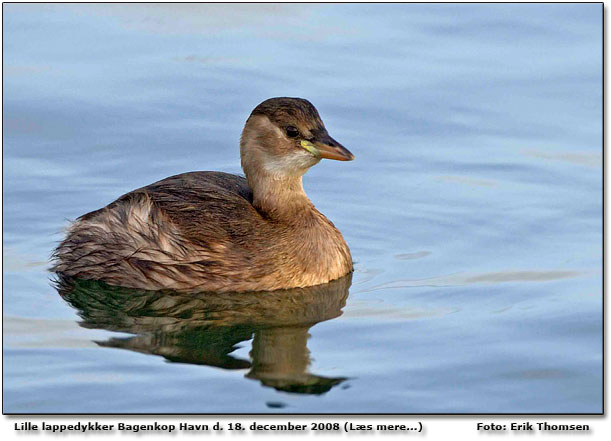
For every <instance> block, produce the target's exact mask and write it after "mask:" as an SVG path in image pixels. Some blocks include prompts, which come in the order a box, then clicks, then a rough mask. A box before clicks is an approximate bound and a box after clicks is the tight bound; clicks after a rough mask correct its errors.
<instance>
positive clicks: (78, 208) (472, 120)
mask: <svg viewBox="0 0 611 441" xmlns="http://www.w3.org/2000/svg"><path fill="white" fill-rule="evenodd" d="M601 14H602V7H601V5H597V4H556V5H549V4H495V5H491V4H490V5H474V4H472V5H453V4H436V5H424V4H404V5H401V4H395V5H367V4H361V5H340V4H337V5H334V4H329V5H325V4H311V5H298V4H293V5H272V4H266V5H193V4H189V5H164V4H159V5H138V4H127V5H120V4H113V5H103V4H88V5H37V4H23V5H17V4H8V5H5V6H4V54H3V56H4V72H3V74H4V77H3V80H4V103H3V104H4V114H3V128H4V139H3V141H4V157H3V160H4V181H3V185H4V186H3V202H4V261H3V272H4V291H3V300H4V380H5V381H4V411H5V412H416V413H426V412H600V411H601V404H602V335H601V332H602V311H601V303H602V272H601V267H602V216H601V214H602V160H601V158H602V144H601V139H602V125H601V115H602V89H601V83H602V77H601V70H602V64H601V52H602V47H601V37H602V29H601ZM34 42H35V44H34ZM271 96H301V97H305V98H308V99H309V100H311V101H312V102H313V103H314V104H315V105H316V107H317V108H318V110H319V111H320V113H321V116H322V118H323V119H324V121H325V123H326V125H327V127H328V129H329V131H330V132H331V133H333V135H334V137H336V138H337V140H338V141H340V142H341V143H342V144H344V145H346V147H348V148H349V149H350V150H351V151H352V152H353V153H354V154H355V155H356V158H357V159H356V160H355V161H354V162H351V163H347V164H346V163H341V164H340V163H332V162H323V163H321V164H320V165H318V166H316V167H314V168H313V169H312V170H311V171H310V172H309V173H308V174H307V175H306V177H305V182H304V183H305V187H306V191H307V192H308V195H309V196H310V197H311V199H312V200H313V202H314V203H315V204H316V206H317V208H318V209H319V210H320V211H322V212H323V213H325V214H326V215H327V216H328V217H329V218H330V219H331V220H333V222H334V223H335V224H336V225H337V226H338V228H339V229H340V230H341V231H342V233H343V234H344V237H345V238H346V240H347V242H348V243H349V245H350V247H351V250H352V253H353V256H354V258H355V261H356V272H355V273H354V275H353V277H352V281H350V280H344V281H338V282H337V283H336V284H335V285H333V286H331V287H319V288H315V289H312V290H311V291H308V290H305V291H303V292H298V293H297V292H295V293H288V294H285V295H282V294H280V293H274V294H266V295H263V294H260V295H253V296H252V297H251V296H246V295H238V296H235V297H234V296H231V298H229V297H225V296H200V295H193V296H188V295H185V294H177V293H164V294H160V293H146V292H128V291H126V290H121V289H113V288H109V287H107V286H103V285H99V284H95V283H88V282H82V281H77V282H74V281H71V282H70V283H67V281H64V282H66V283H67V284H60V285H59V286H58V287H59V289H60V291H61V292H62V294H63V297H62V296H60V295H58V292H57V290H56V285H55V284H54V282H53V280H52V276H51V275H50V274H49V273H48V272H47V271H46V268H47V266H48V257H49V254H50V253H51V251H52V249H53V248H54V246H55V244H56V243H57V241H58V240H60V238H61V237H62V232H61V229H62V228H63V227H65V226H66V225H67V220H69V219H74V218H75V217H77V216H79V215H80V214H83V213H86V212H89V211H91V210H94V209H97V208H99V207H101V206H103V205H105V204H107V203H109V202H111V201H112V200H113V199H115V198H116V197H118V196H119V195H121V194H123V193H125V192H127V191H130V190H132V189H134V188H138V187H141V186H143V185H147V184H149V183H151V182H154V181H156V180H158V179H161V178H163V177H166V176H170V175H173V174H176V173H181V172H185V171H191V170H221V171H227V172H239V156H238V139H239V134H240V131H241V128H242V125H243V123H244V121H245V119H246V117H247V116H248V114H249V112H250V111H251V110H252V108H253V107H254V106H255V105H256V104H258V103H259V102H261V101H262V100H264V99H266V98H269V97H271ZM75 283H76V284H75ZM350 284H351V286H350ZM323 291H324V292H323ZM71 306H73V307H71ZM125 349H127V350H125ZM245 397H247V398H245Z"/></svg>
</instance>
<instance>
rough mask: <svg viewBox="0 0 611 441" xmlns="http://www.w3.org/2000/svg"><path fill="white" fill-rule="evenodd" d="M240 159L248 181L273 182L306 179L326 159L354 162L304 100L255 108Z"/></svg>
mask: <svg viewBox="0 0 611 441" xmlns="http://www.w3.org/2000/svg"><path fill="white" fill-rule="evenodd" d="M240 156H241V158H242V168H243V169H244V172H245V173H246V177H247V178H248V177H249V175H251V176H252V175H255V174H256V175H265V176H269V177H271V178H273V179H282V178H286V177H296V176H302V175H303V174H304V173H305V172H306V171H307V170H308V169H309V168H310V167H312V166H313V165H315V164H317V163H318V162H319V161H320V160H321V159H323V158H326V159H336V160H339V161H351V160H353V159H354V155H353V154H352V153H350V151H348V149H346V148H345V147H344V146H342V145H341V144H340V143H339V142H337V141H335V140H334V139H333V138H331V136H329V134H328V133H327V129H325V125H324V124H323V122H322V120H321V119H320V116H319V115H318V111H317V110H316V108H315V107H314V106H313V105H312V103H310V102H309V101H307V100H304V99H302V98H270V99H268V100H266V101H263V102H262V103H261V104H259V105H258V106H257V107H255V109H254V110H253V111H252V113H251V114H250V117H249V118H248V120H247V121H246V125H245V126H244V131H243V132H242V139H241V141H240ZM249 181H250V179H249Z"/></svg>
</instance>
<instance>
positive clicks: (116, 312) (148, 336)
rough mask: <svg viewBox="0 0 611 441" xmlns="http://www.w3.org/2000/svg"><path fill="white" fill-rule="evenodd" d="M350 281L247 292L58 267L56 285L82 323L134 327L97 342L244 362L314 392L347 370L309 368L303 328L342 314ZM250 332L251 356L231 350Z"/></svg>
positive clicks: (270, 379)
mask: <svg viewBox="0 0 611 441" xmlns="http://www.w3.org/2000/svg"><path fill="white" fill-rule="evenodd" d="M351 281H352V274H348V275H347V276H345V277H342V278H341V279H338V280H334V281H332V282H330V283H327V284H325V285H318V286H311V287H307V288H296V289H290V290H278V291H271V292H250V293H184V292H176V291H144V290H135V289H128V288H122V287H116V286H110V285H107V284H105V283H103V282H97V281H89V280H78V279H71V278H66V277H63V276H61V275H60V276H58V279H57V280H56V285H57V289H58V291H59V293H60V295H61V296H62V297H63V298H64V300H66V301H67V302H68V303H69V304H70V305H72V306H73V307H74V308H76V309H77V310H78V313H79V315H80V317H81V318H82V319H83V321H82V322H80V325H81V326H83V327H85V328H92V329H105V330H108V331H114V332H124V333H129V334H135V336H132V337H115V338H111V339H109V340H107V341H103V342H96V343H97V344H99V345H100V346H104V347H113V348H122V349H129V350H132V351H136V352H141V353H145V354H154V355H161V356H163V357H165V358H166V359H167V360H169V361H172V362H177V363H190V364H199V365H207V366H215V367H219V368H223V369H249V372H248V373H247V374H246V377H247V378H251V379H257V380H259V381H260V382H261V383H262V384H263V385H265V386H269V387H273V388H274V389H277V390H280V391H285V392H292V393H298V394H316V395H320V394H323V393H325V392H327V391H329V390H330V389H331V388H332V387H334V386H336V385H338V384H340V383H341V382H343V381H344V380H345V379H346V378H343V377H323V376H320V375H315V374H312V373H309V372H308V367H309V364H310V351H309V350H308V347H307V340H308V338H309V333H308V331H309V329H310V328H311V327H312V326H314V325H315V324H316V323H319V322H322V321H325V320H330V319H333V318H335V317H338V316H340V315H341V314H342V308H343V307H344V305H345V304H346V299H347V297H348V289H349V288H350V284H351ZM253 335H254V338H253ZM251 338H253V342H252V350H251V352H250V358H251V360H245V359H241V358H236V357H234V356H233V355H231V353H232V352H233V351H235V350H236V349H237V348H238V347H239V346H238V344H239V343H240V342H243V341H247V340H250V339H251Z"/></svg>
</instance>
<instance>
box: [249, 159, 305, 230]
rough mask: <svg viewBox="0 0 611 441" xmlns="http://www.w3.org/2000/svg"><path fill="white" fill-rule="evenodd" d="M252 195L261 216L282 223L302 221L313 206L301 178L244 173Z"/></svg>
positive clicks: (258, 172)
mask: <svg viewBox="0 0 611 441" xmlns="http://www.w3.org/2000/svg"><path fill="white" fill-rule="evenodd" d="M246 179H247V181H248V186H249V187H250V189H251V191H252V194H253V205H254V207H255V208H256V209H257V210H258V211H259V212H260V213H262V214H263V215H265V216H267V217H269V218H271V219H275V220H278V221H283V222H291V223H292V222H296V221H299V220H303V214H304V213H305V212H308V211H311V210H312V209H313V208H314V205H313V204H312V202H310V200H309V199H308V197H307V196H306V194H305V192H304V191H303V184H302V181H301V176H282V177H278V176H270V175H267V174H266V173H265V172H262V171H257V172H254V173H248V172H246Z"/></svg>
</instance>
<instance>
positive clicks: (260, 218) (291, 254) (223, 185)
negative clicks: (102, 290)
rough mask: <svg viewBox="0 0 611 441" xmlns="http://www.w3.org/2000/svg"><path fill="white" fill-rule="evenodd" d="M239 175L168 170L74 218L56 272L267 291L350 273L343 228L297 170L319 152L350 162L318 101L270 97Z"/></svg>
mask: <svg viewBox="0 0 611 441" xmlns="http://www.w3.org/2000/svg"><path fill="white" fill-rule="evenodd" d="M240 157H241V161H242V169H243V170H244V174H245V175H246V178H243V177H241V176H236V175H231V174H227V173H221V172H191V173H184V174H180V175H176V176H172V177H169V178H167V179H164V180H162V181H159V182H156V183H154V184H151V185H149V186H147V187H143V188H140V189H138V190H134V191H132V192H130V193H127V194H126V195H124V196H121V197H120V198H119V199H117V200H116V201H114V202H113V203H111V204H110V205H108V206H106V207H104V208H102V209H100V210H97V211H93V212H91V213H88V214H85V215H83V216H81V217H80V218H78V219H77V220H76V221H75V222H74V223H73V224H72V225H71V226H70V228H69V230H68V235H67V237H66V239H65V240H64V241H63V242H61V244H60V245H59V246H58V247H57V249H56V250H55V253H54V260H55V266H54V268H53V270H54V271H56V272H58V273H61V274H64V275H67V276H71V277H76V278H81V279H93V280H102V281H104V282H106V283H108V284H110V285H117V286H124V287H128V288H139V289H148V290H159V289H177V290H198V291H216V292H222V291H271V290H276V289H289V288H298V287H305V286H312V285H318V284H322V283H327V282H329V281H331V280H334V279H338V278H340V277H342V276H343V275H345V274H347V273H349V272H351V271H352V258H351V256H350V250H349V249H348V246H347V245H346V242H345V241H344V238H343V237H342V235H341V233H340V232H339V231H338V230H337V228H335V226H334V225H333V224H332V223H331V222H330V221H329V220H328V219H327V218H326V217H325V216H323V215H322V214H321V213H320V212H319V211H318V210H316V208H314V205H313V204H312V202H310V200H309V199H308V197H307V196H306V194H305V192H304V190H303V185H302V180H301V178H302V176H303V174H304V173H305V172H306V171H307V170H308V169H309V168H310V167H312V166H313V165H315V164H317V163H318V162H319V161H320V160H321V159H322V158H328V159H337V160H340V161H350V160H352V159H354V156H353V155H352V153H350V152H349V151H348V150H347V149H346V148H344V147H343V146H342V145H340V144H339V143H338V142H337V141H335V140H334V139H333V138H331V137H330V136H329V134H328V133H327V130H326V129H325V126H324V124H323V122H322V121H321V119H320V116H319V115H318V112H317V110H316V108H315V107H314V106H313V105H312V104H311V103H310V102H309V101H307V100H304V99H300V98H271V99H269V100H266V101H264V102H262V103H261V104H259V105H258V106H257V107H256V108H255V109H254V110H253V111H252V113H251V115H250V117H249V118H248V120H247V121H246V124H245V126H244V130H243V131H242V137H241V140H240Z"/></svg>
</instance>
